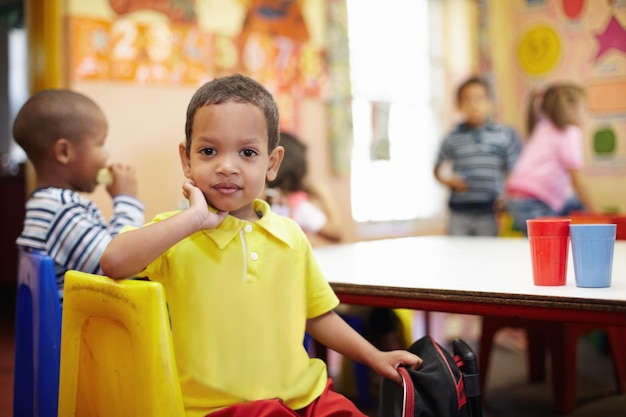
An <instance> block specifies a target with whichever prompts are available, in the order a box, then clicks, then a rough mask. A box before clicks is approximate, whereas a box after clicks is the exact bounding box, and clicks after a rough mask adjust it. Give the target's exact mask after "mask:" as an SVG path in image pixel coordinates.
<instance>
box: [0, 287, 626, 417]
mask: <svg viewBox="0 0 626 417" xmlns="http://www.w3.org/2000/svg"><path fill="white" fill-rule="evenodd" d="M14 294H15V292H14V289H12V288H8V289H7V288H0V417H5V416H6V417H8V416H12V414H13V413H12V402H13V354H14V348H13V342H14V341H13V335H14V311H15V304H14ZM578 362H579V369H578V371H579V372H578V380H577V384H578V405H577V408H576V411H575V412H574V413H573V414H571V417H596V416H602V417H618V416H620V417H621V416H624V415H626V411H625V410H626V395H617V394H616V393H615V389H616V388H615V383H614V381H613V379H612V378H613V374H612V363H611V360H610V357H609V356H608V355H606V354H603V353H599V351H598V349H597V348H596V344H594V342H593V341H592V339H590V338H583V339H581V341H580V343H579V361H578ZM525 367H526V359H525V355H524V354H523V353H522V352H521V351H519V350H518V349H506V348H503V347H496V349H495V350H494V353H493V357H492V365H491V368H490V373H489V376H488V387H487V388H488V389H489V391H488V394H487V395H486V396H485V397H484V398H483V402H484V407H483V410H484V416H485V417H521V416H529V415H532V416H533V417H552V416H555V415H556V414H555V413H554V412H553V410H552V396H551V391H550V386H549V384H548V382H545V383H541V384H529V383H527V382H526V379H525V369H526V368H525ZM369 415H370V416H371V417H382V416H378V415H377V413H376V410H371V411H370V412H369Z"/></svg>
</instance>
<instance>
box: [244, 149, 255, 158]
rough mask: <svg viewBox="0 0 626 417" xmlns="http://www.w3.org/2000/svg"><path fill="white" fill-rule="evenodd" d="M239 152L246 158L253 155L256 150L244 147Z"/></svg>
mask: <svg viewBox="0 0 626 417" xmlns="http://www.w3.org/2000/svg"><path fill="white" fill-rule="evenodd" d="M241 154H242V155H243V156H245V157H246V158H250V157H253V156H255V155H256V154H257V152H256V151H255V150H254V149H244V150H242V151H241Z"/></svg>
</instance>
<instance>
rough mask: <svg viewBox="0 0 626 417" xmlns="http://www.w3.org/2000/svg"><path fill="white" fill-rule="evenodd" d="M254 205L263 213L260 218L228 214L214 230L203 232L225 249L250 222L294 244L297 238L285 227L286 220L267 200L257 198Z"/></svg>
mask: <svg viewBox="0 0 626 417" xmlns="http://www.w3.org/2000/svg"><path fill="white" fill-rule="evenodd" d="M252 207H253V208H254V210H255V211H256V212H257V213H260V214H261V218H260V219H259V220H257V221H255V222H249V221H246V220H241V219H238V218H236V217H234V216H231V215H228V216H226V218H225V219H224V221H223V222H222V223H221V224H220V225H219V226H218V227H217V228H215V229H213V230H204V231H203V232H204V233H205V234H206V235H207V236H208V237H210V238H211V239H212V240H213V241H214V242H215V244H216V245H217V246H218V247H219V248H220V249H224V248H225V247H226V245H228V243H229V242H230V241H232V240H233V239H234V238H235V237H236V236H237V235H239V232H240V231H241V229H243V228H244V227H245V226H246V225H248V224H254V225H255V226H256V227H260V228H262V229H263V230H265V231H266V232H267V233H268V234H270V235H272V236H273V237H275V238H276V239H278V240H280V241H281V242H283V243H285V244H286V245H288V246H293V245H294V243H295V240H294V238H293V236H292V235H291V234H290V233H289V230H288V228H287V227H285V220H284V219H282V218H281V217H280V216H278V215H277V214H276V213H274V212H272V210H271V209H270V206H269V205H268V204H267V203H266V202H265V201H263V200H259V199H256V200H254V201H253V202H252Z"/></svg>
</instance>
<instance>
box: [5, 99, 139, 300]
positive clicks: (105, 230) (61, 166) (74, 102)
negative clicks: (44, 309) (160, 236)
mask: <svg viewBox="0 0 626 417" xmlns="http://www.w3.org/2000/svg"><path fill="white" fill-rule="evenodd" d="M107 130H108V126H107V121H106V118H105V115H104V113H103V112H102V110H101V109H100V108H99V107H98V105H97V104H96V103H94V102H93V101H92V100H91V99H90V98H88V97H85V96H84V95H82V94H79V93H77V92H74V91H69V90H62V89H50V90H43V91H40V92H38V93H36V94H34V95H33V96H32V97H31V98H30V99H29V100H28V101H26V103H25V104H24V105H23V106H22V108H21V109H20V111H19V113H18V114H17V116H16V118H15V122H14V125H13V136H14V137H15V141H16V142H17V144H18V145H20V146H21V147H22V148H23V149H24V151H25V152H26V154H27V155H28V159H29V160H30V161H31V163H32V164H33V166H34V169H35V173H36V189H35V191H34V192H33V193H32V194H31V195H30V198H29V199H28V201H27V202H26V215H25V219H24V229H23V231H22V233H21V234H20V236H19V237H18V238H17V246H18V247H19V248H20V249H23V250H34V251H38V252H42V253H44V254H46V255H48V256H50V257H51V258H52V259H54V263H55V272H56V276H57V285H58V289H59V296H60V297H61V298H62V297H63V278H64V275H65V272H66V271H67V270H68V269H73V270H79V271H84V272H89V273H93V274H95V273H101V270H100V255H101V254H102V252H104V248H105V247H106V246H107V245H108V244H109V242H110V241H111V239H112V238H113V236H115V235H117V234H118V233H119V231H120V230H121V229H122V228H123V227H124V226H127V225H135V226H140V225H141V224H142V223H143V221H144V206H143V203H141V202H140V201H139V200H138V199H137V181H136V178H135V172H134V170H133V169H132V168H131V167H129V166H127V165H122V164H118V163H115V164H111V165H109V166H108V169H109V171H110V174H109V175H110V177H112V178H109V179H108V180H107V182H110V183H109V184H108V185H107V186H106V187H107V191H108V192H109V194H110V195H111V197H112V198H113V215H112V217H111V219H110V222H109V224H107V223H106V221H105V219H104V218H103V216H102V214H101V212H100V209H98V207H97V206H96V205H95V204H94V203H93V202H91V201H89V200H88V199H86V198H85V197H83V196H81V195H80V194H79V193H91V192H93V191H94V189H95V188H96V186H97V185H98V176H99V173H102V172H104V171H102V170H103V169H105V168H106V167H107V159H108V155H107V152H106V150H105V148H104V142H105V139H106V136H107ZM100 177H101V178H103V177H106V175H100Z"/></svg>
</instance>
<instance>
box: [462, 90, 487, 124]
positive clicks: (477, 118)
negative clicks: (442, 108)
mask: <svg viewBox="0 0 626 417" xmlns="http://www.w3.org/2000/svg"><path fill="white" fill-rule="evenodd" d="M458 104H459V110H460V111H461V113H463V116H464V118H465V122H466V123H468V124H470V125H471V126H474V127H480V126H482V125H483V124H485V122H486V121H487V118H488V117H489V114H490V113H491V100H490V99H489V95H488V93H487V90H486V89H485V87H484V86H483V85H480V84H470V85H468V86H467V87H465V88H464V89H463V91H462V92H461V96H460V97H459V103H458Z"/></svg>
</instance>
